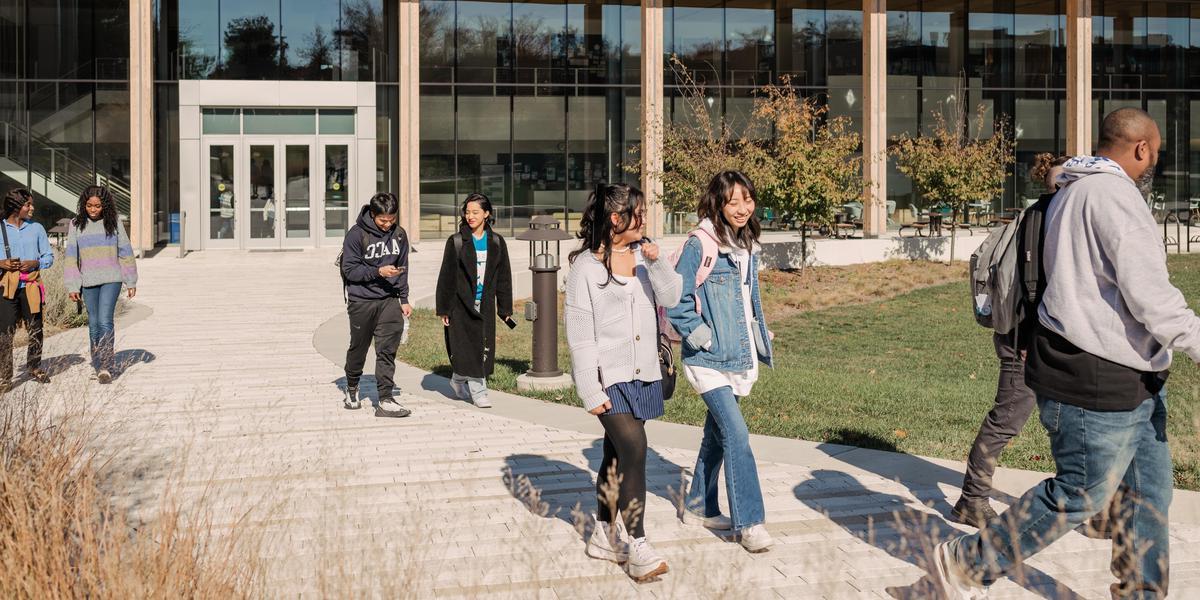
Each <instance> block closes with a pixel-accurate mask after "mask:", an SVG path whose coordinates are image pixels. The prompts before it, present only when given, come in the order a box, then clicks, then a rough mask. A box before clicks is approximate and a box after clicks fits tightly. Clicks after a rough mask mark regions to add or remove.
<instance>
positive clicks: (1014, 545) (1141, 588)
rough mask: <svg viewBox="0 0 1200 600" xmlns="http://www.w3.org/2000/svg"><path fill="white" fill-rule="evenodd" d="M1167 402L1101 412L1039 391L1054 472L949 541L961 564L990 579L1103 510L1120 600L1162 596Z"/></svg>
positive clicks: (1160, 397) (1159, 398) (1168, 480)
mask: <svg viewBox="0 0 1200 600" xmlns="http://www.w3.org/2000/svg"><path fill="white" fill-rule="evenodd" d="M1166 401H1167V399H1166V390H1165V389H1164V390H1162V391H1161V392H1159V393H1158V394H1157V395H1155V396H1154V397H1153V398H1149V399H1147V400H1146V401H1145V402H1143V403H1142V404H1141V405H1140V406H1138V407H1137V408H1135V409H1133V410H1129V411H1118V412H1098V411H1092V410H1087V409H1084V408H1079V407H1077V406H1072V405H1069V404H1062V403H1060V402H1057V401H1055V400H1052V399H1050V398H1046V397H1044V396H1039V397H1038V399H1037V402H1038V409H1039V411H1040V413H1041V417H1040V418H1041V422H1042V425H1043V426H1044V427H1045V428H1046V431H1048V432H1049V433H1050V450H1051V452H1052V453H1053V455H1054V461H1055V464H1056V465H1057V472H1056V473H1055V475H1054V477H1053V478H1052V479H1047V480H1045V481H1043V482H1042V483H1040V484H1038V485H1037V486H1035V487H1034V488H1033V489H1031V490H1029V491H1028V492H1025V495H1024V496H1022V497H1021V499H1020V500H1017V502H1016V503H1015V504H1013V505H1012V507H1010V508H1009V509H1008V511H1006V512H1005V513H1004V514H1003V515H1001V516H1000V518H998V519H995V520H993V521H992V522H991V523H990V524H989V525H988V526H987V528H985V529H982V530H980V531H979V532H978V533H976V534H974V535H968V536H963V537H961V538H958V539H957V540H954V541H953V542H951V550H952V551H953V552H954V556H955V558H956V559H957V562H958V564H959V565H960V566H962V567H964V568H965V569H966V570H967V572H968V573H970V574H971V576H972V577H973V578H974V579H975V580H976V581H978V582H983V583H990V582H991V581H994V580H995V579H998V578H999V577H1002V576H1004V575H1006V574H1007V573H1009V572H1010V571H1011V570H1012V569H1013V567H1014V565H1016V564H1019V563H1020V562H1021V560H1023V559H1025V558H1028V557H1030V556H1033V555H1034V554H1036V553H1037V552H1039V551H1041V550H1042V549H1043V548H1045V547H1046V546H1049V545H1050V544H1051V543H1053V542H1054V541H1055V540H1057V539H1058V538H1060V537H1062V536H1063V535H1065V534H1067V533H1068V532H1070V531H1071V530H1072V529H1075V528H1076V527H1077V526H1079V525H1080V524H1082V523H1084V522H1085V521H1087V520H1089V519H1090V518H1091V517H1092V516H1094V515H1095V514H1097V513H1098V512H1100V511H1101V510H1104V509H1106V508H1108V509H1109V511H1110V515H1111V516H1112V517H1113V520H1114V522H1113V524H1112V525H1113V531H1114V534H1113V554H1112V556H1113V558H1112V564H1111V565H1110V566H1111V569H1112V572H1113V575H1114V576H1116V577H1117V579H1118V580H1119V581H1120V584H1119V585H1120V589H1121V593H1120V597H1122V598H1160V597H1163V596H1166V593H1167V572H1168V556H1169V544H1170V541H1169V538H1168V524H1167V508H1168V507H1169V506H1170V504H1171V491H1172V484H1173V476H1172V470H1171V454H1170V450H1169V448H1168V446H1167V404H1166ZM1110 503H1112V506H1111V507H1110V506H1109V505H1110Z"/></svg>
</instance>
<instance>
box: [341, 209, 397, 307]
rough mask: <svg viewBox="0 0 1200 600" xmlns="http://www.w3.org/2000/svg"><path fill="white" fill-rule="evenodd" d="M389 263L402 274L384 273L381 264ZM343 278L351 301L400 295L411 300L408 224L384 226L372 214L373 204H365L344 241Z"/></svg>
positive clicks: (347, 295)
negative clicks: (387, 274) (377, 222)
mask: <svg viewBox="0 0 1200 600" xmlns="http://www.w3.org/2000/svg"><path fill="white" fill-rule="evenodd" d="M364 232H366V239H365V240H364V236H363V233H364ZM364 241H365V242H366V243H365V245H364V243H363V242H364ZM387 265H393V266H395V267H396V268H398V269H400V274H399V275H397V276H395V277H383V276H381V275H380V274H379V268H380V267H383V266H387ZM342 278H343V279H344V280H345V281H346V297H347V299H348V300H349V301H351V302H354V301H363V300H382V299H384V298H399V299H400V302H402V303H404V304H408V235H407V234H406V233H405V232H404V228H403V227H400V226H399V225H396V226H394V227H392V228H391V229H389V230H388V231H383V230H381V229H380V228H379V226H378V225H376V224H375V219H374V218H372V217H371V208H370V207H369V206H364V207H363V209H362V212H361V213H359V214H358V223H356V224H355V225H354V227H351V228H350V231H348V232H346V239H345V240H344V241H343V242H342Z"/></svg>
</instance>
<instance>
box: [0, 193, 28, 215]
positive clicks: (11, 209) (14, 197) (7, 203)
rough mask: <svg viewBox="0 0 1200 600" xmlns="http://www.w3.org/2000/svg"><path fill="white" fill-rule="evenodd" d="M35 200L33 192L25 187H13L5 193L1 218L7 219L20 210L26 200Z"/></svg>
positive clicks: (0, 212)
mask: <svg viewBox="0 0 1200 600" xmlns="http://www.w3.org/2000/svg"><path fill="white" fill-rule="evenodd" d="M30 200H33V192H31V191H29V190H27V189H25V188H20V187H19V188H13V189H11V190H9V191H8V193H7V194H5V195H4V203H3V208H2V209H0V218H3V219H7V218H9V217H11V216H12V214H13V213H15V212H19V211H20V210H21V208H22V207H24V206H25V203H26V202H29V201H30Z"/></svg>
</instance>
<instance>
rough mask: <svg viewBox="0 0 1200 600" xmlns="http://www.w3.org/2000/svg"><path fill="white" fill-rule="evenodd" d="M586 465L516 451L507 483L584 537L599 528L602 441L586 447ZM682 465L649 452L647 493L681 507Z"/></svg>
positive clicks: (535, 509)
mask: <svg viewBox="0 0 1200 600" xmlns="http://www.w3.org/2000/svg"><path fill="white" fill-rule="evenodd" d="M583 457H584V459H586V460H587V462H588V468H587V469H583V468H580V467H579V466H576V465H573V464H571V463H568V462H565V461H561V460H555V459H551V458H548V457H545V456H541V455H536V454H513V455H510V456H509V457H507V458H506V459H505V461H504V462H505V466H504V470H503V477H502V479H503V481H504V485H505V487H506V488H508V491H509V493H510V494H512V496H513V498H516V499H517V500H518V501H520V502H521V503H522V504H523V505H524V506H525V508H526V509H527V510H529V512H530V513H533V514H534V515H536V516H539V517H542V518H545V519H558V520H560V521H562V522H563V523H566V524H567V525H569V526H570V527H571V528H572V529H574V530H575V532H576V533H577V534H578V535H579V536H580V539H581V540H586V539H587V536H589V535H591V532H592V529H593V528H594V527H595V514H594V511H595V508H596V507H595V504H596V474H597V473H599V471H600V463H601V462H602V461H603V459H604V440H603V439H602V438H601V439H596V440H593V441H592V443H591V444H590V445H589V446H587V447H586V448H584V449H583ZM683 477H684V471H683V467H680V466H679V465H677V464H675V463H674V462H671V461H670V460H668V459H666V458H665V457H663V456H662V455H661V454H659V453H658V452H656V451H654V450H653V449H648V450H647V454H646V492H647V494H654V495H655V496H658V497H660V498H662V499H664V500H666V501H667V502H669V503H670V504H671V505H672V506H674V507H676V511H678V510H679V507H680V506H682V498H683V497H682V495H681V492H680V490H681V489H683V481H684V480H683ZM713 534H714V535H718V533H717V532H713Z"/></svg>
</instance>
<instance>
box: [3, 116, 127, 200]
mask: <svg viewBox="0 0 1200 600" xmlns="http://www.w3.org/2000/svg"><path fill="white" fill-rule="evenodd" d="M0 136H2V137H0V173H2V174H3V175H5V176H7V177H8V178H10V179H13V180H15V181H19V182H22V183H24V182H26V181H28V182H29V189H30V190H32V191H33V192H34V193H36V194H39V195H41V196H44V197H45V198H47V199H49V200H50V201H52V202H54V203H55V204H58V205H60V206H62V207H64V208H65V209H66V210H67V211H68V212H71V213H74V212H75V211H76V210H78V208H79V195H80V194H81V193H83V190H85V189H87V187H88V186H91V185H103V186H107V187H108V189H109V191H110V192H111V193H112V197H113V200H114V201H116V204H117V212H118V213H120V214H122V215H125V216H126V217H128V215H129V209H130V201H131V199H132V193H131V192H130V189H129V188H130V184H129V182H128V181H125V180H124V179H121V178H118V177H111V176H108V175H105V174H103V173H97V172H96V168H95V165H93V164H92V163H91V162H90V161H89V160H84V159H82V158H80V157H79V156H78V155H77V154H72V153H71V151H70V149H68V148H66V147H64V146H62V145H59V144H56V143H54V142H52V141H50V140H48V139H45V138H42V137H39V136H37V135H35V134H34V133H33V132H31V131H29V129H27V128H25V127H24V126H22V125H20V124H17V123H12V122H9V121H0ZM26 147H28V149H29V153H28V155H26V153H25V149H26Z"/></svg>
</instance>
